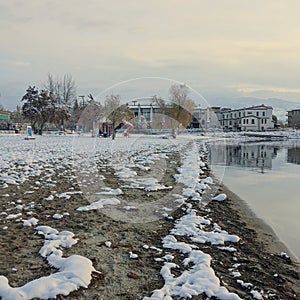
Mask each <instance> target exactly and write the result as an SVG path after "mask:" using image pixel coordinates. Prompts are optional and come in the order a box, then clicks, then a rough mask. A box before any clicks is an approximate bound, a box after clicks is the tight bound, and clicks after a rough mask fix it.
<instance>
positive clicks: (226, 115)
mask: <svg viewBox="0 0 300 300" xmlns="http://www.w3.org/2000/svg"><path fill="white" fill-rule="evenodd" d="M133 102H134V103H131V104H129V108H130V109H131V110H132V111H133V113H134V115H135V117H136V119H137V121H138V124H141V127H143V128H152V127H153V125H154V123H155V122H154V121H155V116H159V115H160V119H161V123H163V122H164V116H162V115H161V113H160V111H161V110H160V107H159V105H158V104H157V103H155V101H153V99H141V100H139V101H133ZM272 113H273V108H272V107H271V106H266V105H264V104H261V105H256V106H250V107H244V108H240V109H231V108H221V107H207V108H203V107H200V106H197V107H195V108H194V110H193V113H192V116H193V120H192V122H191V124H190V126H189V127H190V128H193V129H199V130H202V131H211V130H217V129H223V130H224V131H265V130H271V129H274V122H273V120H272ZM156 123H157V122H156ZM156 126H157V125H156ZM154 127H155V126H154Z"/></svg>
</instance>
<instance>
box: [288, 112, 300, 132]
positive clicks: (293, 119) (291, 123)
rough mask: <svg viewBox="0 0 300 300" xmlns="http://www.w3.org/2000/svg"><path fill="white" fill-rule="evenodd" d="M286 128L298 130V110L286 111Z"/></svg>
mask: <svg viewBox="0 0 300 300" xmlns="http://www.w3.org/2000/svg"><path fill="white" fill-rule="evenodd" d="M288 127H292V128H295V129H300V108H297V109H293V110H290V111H288Z"/></svg>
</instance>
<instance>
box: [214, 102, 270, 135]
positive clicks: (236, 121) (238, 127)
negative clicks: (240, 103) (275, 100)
mask: <svg viewBox="0 0 300 300" xmlns="http://www.w3.org/2000/svg"><path fill="white" fill-rule="evenodd" d="M272 114H273V108H272V107H271V106H266V105H264V104H261V105H256V106H250V107H244V108H240V109H230V108H224V109H221V110H220V112H219V113H218V115H219V121H220V124H221V126H222V128H223V130H224V131H265V130H271V129H274V122H273V119H272Z"/></svg>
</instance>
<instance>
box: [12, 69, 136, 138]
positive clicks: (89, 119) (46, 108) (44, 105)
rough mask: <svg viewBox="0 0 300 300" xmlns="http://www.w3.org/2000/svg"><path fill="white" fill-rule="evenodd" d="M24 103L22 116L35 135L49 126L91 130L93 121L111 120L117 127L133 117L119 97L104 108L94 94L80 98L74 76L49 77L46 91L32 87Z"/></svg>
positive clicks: (27, 91)
mask: <svg viewBox="0 0 300 300" xmlns="http://www.w3.org/2000/svg"><path fill="white" fill-rule="evenodd" d="M21 101H22V102H23V105H22V107H21V114H22V117H23V118H24V119H25V120H26V121H27V122H29V123H30V124H31V126H32V128H33V130H34V132H39V133H42V132H43V130H44V129H45V127H48V128H49V127H50V128H51V127H52V128H56V129H58V130H64V129H66V128H67V129H70V130H76V129H78V128H80V129H81V130H83V131H90V130H91V129H93V122H94V121H97V120H99V119H101V118H107V119H109V120H110V121H111V122H112V123H113V126H117V125H119V123H121V122H122V120H123V119H126V120H128V119H130V118H132V117H133V113H132V112H131V111H130V109H129V108H128V106H127V105H121V98H120V96H119V95H109V96H106V99H105V101H104V104H103V105H102V104H101V103H100V102H97V101H96V100H95V99H94V98H93V96H92V95H91V94H89V95H88V96H87V100H86V98H85V96H79V97H77V95H76V84H75V81H74V79H73V78H72V76H70V75H65V76H63V77H62V78H60V77H56V78H54V77H53V76H52V75H51V74H49V75H48V78H47V82H46V83H45V84H44V87H43V89H41V90H38V88H36V87H35V86H29V87H28V88H27V90H26V93H25V95H24V96H23V97H22V99H21ZM17 110H18V108H17Z"/></svg>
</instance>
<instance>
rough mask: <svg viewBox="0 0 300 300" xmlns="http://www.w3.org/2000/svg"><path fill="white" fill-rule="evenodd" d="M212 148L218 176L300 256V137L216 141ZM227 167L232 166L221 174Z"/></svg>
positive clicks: (214, 170) (212, 159)
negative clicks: (284, 139) (288, 139)
mask: <svg viewBox="0 0 300 300" xmlns="http://www.w3.org/2000/svg"><path fill="white" fill-rule="evenodd" d="M209 149H210V155H209V160H210V164H211V165H210V166H211V168H212V171H213V173H214V174H215V175H216V176H217V178H219V179H221V180H222V182H223V183H224V184H225V185H226V186H227V187H228V188H229V189H230V190H232V191H233V192H235V193H236V194H237V195H239V196H240V197H241V198H242V199H244V200H245V201H246V202H247V203H248V204H249V206H250V208H251V209H253V211H254V212H255V214H257V215H258V217H260V218H262V219H264V220H265V221H266V222H267V223H268V224H269V225H270V226H271V227H272V228H273V229H274V230H275V232H276V233H277V234H278V236H279V238H280V239H281V240H282V241H283V242H285V243H286V245H287V246H288V247H289V248H290V249H291V251H292V252H294V254H295V255H296V256H297V257H298V258H299V259H300V242H299V239H298V236H299V232H300V220H299V215H300V205H299V182H300V140H297V141H296V140H294V141H293V140H290V141H282V142H259V143H249V142H248V143H240V142H239V141H234V142H231V144H230V143H228V142H227V143H226V144H225V143H224V142H215V143H211V144H210V145H209ZM224 166H230V167H228V168H227V167H226V171H225V172H223V173H221V172H220V169H221V168H224ZM261 173H263V174H261ZM223 174H224V175H223Z"/></svg>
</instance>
